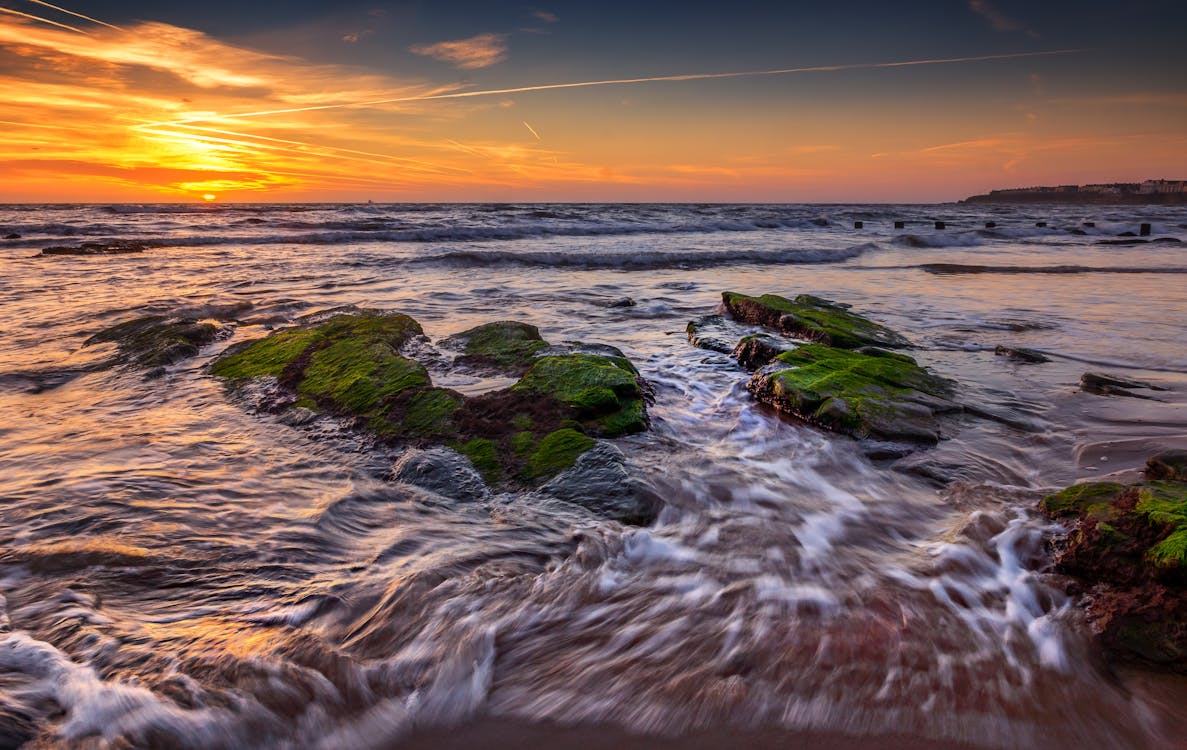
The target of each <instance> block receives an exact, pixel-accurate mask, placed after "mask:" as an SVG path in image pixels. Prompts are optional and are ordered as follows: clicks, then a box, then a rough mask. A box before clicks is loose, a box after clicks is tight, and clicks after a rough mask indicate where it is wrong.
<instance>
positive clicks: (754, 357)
mask: <svg viewBox="0 0 1187 750" xmlns="http://www.w3.org/2000/svg"><path fill="white" fill-rule="evenodd" d="M798 346H799V345H798V344H796V343H795V342H794V341H790V340H788V339H785V338H780V337H777V336H771V335H768V334H765V333H752V334H750V335H749V336H743V337H742V340H741V341H739V342H738V345H737V346H735V347H734V349H733V351H732V352H730V354H732V355H733V357H734V359H736V360H738V364H740V365H742V366H743V367H745V368H746V369H747V370H757V369H758V368H760V367H762V366H763V365H765V364H767V363H769V362H770V361H771V360H773V359H775V357H778V356H779V355H780V354H782V353H784V352H789V351H794V350H795V349H796V348H798Z"/></svg>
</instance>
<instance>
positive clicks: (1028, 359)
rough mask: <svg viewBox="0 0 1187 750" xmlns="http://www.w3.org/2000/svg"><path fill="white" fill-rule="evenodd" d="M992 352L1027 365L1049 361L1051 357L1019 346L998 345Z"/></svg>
mask: <svg viewBox="0 0 1187 750" xmlns="http://www.w3.org/2000/svg"><path fill="white" fill-rule="evenodd" d="M993 353H994V354H996V355H997V356H999V357H1006V358H1008V359H1010V360H1011V361H1013V362H1021V363H1022V364H1028V365H1039V364H1042V363H1044V362H1050V361H1051V358H1050V357H1048V356H1047V355H1046V354H1043V353H1042V352H1036V351H1035V350H1034V349H1026V348H1023V347H1021V346H999V347H997V348H996V349H994V350H993Z"/></svg>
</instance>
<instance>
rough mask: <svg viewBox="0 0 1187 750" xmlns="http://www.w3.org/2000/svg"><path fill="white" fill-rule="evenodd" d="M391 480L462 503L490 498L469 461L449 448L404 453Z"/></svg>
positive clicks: (480, 477)
mask: <svg viewBox="0 0 1187 750" xmlns="http://www.w3.org/2000/svg"><path fill="white" fill-rule="evenodd" d="M392 479H393V480H395V481H397V482H406V483H407V484H413V485H416V486H417V487H421V488H423V489H426V490H429V491H430V492H435V493H437V494H438V495H441V496H442V497H447V498H450V499H451V500H460V501H462V502H479V501H482V500H485V499H486V498H487V497H489V496H490V490H489V489H488V488H487V486H486V484H485V483H484V482H483V481H482V476H481V475H479V473H478V472H477V471H476V470H475V469H474V465H473V464H471V463H470V460H469V459H467V458H466V457H465V456H463V455H462V454H460V453H458V452H457V451H455V450H450V449H449V448H441V447H438V448H430V449H428V450H420V449H417V448H412V449H410V450H408V451H406V452H405V453H404V454H403V455H402V456H400V458H399V459H398V460H397V461H396V464H395V466H393V467H392Z"/></svg>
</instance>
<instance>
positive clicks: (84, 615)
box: [0, 204, 1187, 748]
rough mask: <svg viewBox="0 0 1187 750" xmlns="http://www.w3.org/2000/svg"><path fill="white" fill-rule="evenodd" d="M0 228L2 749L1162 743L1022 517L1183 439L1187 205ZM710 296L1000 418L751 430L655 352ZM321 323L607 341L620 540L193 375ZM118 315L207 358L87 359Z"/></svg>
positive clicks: (434, 333)
mask: <svg viewBox="0 0 1187 750" xmlns="http://www.w3.org/2000/svg"><path fill="white" fill-rule="evenodd" d="M895 221H903V222H905V226H904V227H903V228H895V226H894V222H895ZM937 221H942V222H944V224H945V228H943V229H937V228H936V222H937ZM854 222H861V223H862V228H860V229H857V228H855V227H854ZM987 222H993V223H994V224H995V226H994V227H992V228H986V226H985V225H986V223H987ZM1039 222H1045V223H1046V226H1043V227H1039V226H1036V224H1038V223H1039ZM1089 222H1090V223H1091V226H1089V225H1088V223H1089ZM1142 223H1149V224H1151V225H1152V232H1151V234H1150V236H1149V237H1141V236H1137V235H1138V231H1139V229H1138V228H1139V225H1140V224H1142ZM9 234H11V235H19V236H18V237H15V238H13V239H9V240H3V241H0V258H2V259H3V264H4V268H5V271H4V274H3V276H2V277H0V309H2V310H3V311H4V319H5V322H6V324H5V325H4V326H3V327H2V328H0V413H3V414H4V415H5V418H4V420H3V424H2V425H0V498H3V500H2V501H0V746H8V745H16V744H18V742H20V741H29V742H31V744H30V746H31V747H37V748H53V747H78V746H82V747H102V746H105V745H104V744H103V743H104V742H107V743H111V744H112V745H114V746H129V747H195V748H198V747H201V748H210V747H249V746H250V747H276V748H291V747H326V748H332V747H376V748H381V747H382V748H388V747H391V748H396V747H411V748H420V747H454V746H459V747H460V746H462V744H464V745H465V746H467V747H489V748H497V747H520V746H525V745H539V746H549V747H609V746H615V747H635V746H637V747H667V746H671V747H676V746H680V747H720V746H725V743H728V742H730V741H731V740H732V739H734V738H737V737H746V738H750V739H748V740H747V744H749V745H753V746H754V747H774V746H789V745H790V746H799V745H803V746H811V747H835V748H860V747H897V746H902V747H936V748H963V747H980V748H1024V747H1036V746H1040V745H1050V746H1053V747H1063V746H1072V745H1076V746H1079V747H1083V748H1146V747H1150V748H1173V747H1181V746H1182V741H1183V734H1182V732H1183V726H1182V723H1181V717H1179V718H1176V717H1175V709H1174V708H1173V706H1174V705H1176V702H1177V701H1178V700H1179V698H1178V697H1176V696H1182V695H1183V694H1184V692H1183V691H1184V684H1185V683H1184V678H1183V676H1182V675H1177V676H1176V675H1173V674H1169V675H1168V674H1160V673H1156V672H1150V671H1149V670H1148V666H1149V665H1142V664H1138V665H1137V666H1134V665H1133V664H1128V665H1126V664H1122V662H1120V661H1118V660H1116V659H1112V657H1111V656H1110V655H1109V654H1107V653H1105V652H1104V651H1103V650H1102V648H1101V646H1100V644H1099V643H1098V641H1097V639H1096V637H1095V635H1094V633H1093V632H1092V629H1091V627H1090V626H1089V624H1088V623H1087V622H1086V621H1085V619H1084V615H1083V611H1082V609H1081V607H1080V606H1079V602H1078V599H1077V594H1076V591H1077V589H1076V588H1075V586H1074V585H1069V581H1068V580H1067V579H1066V577H1064V576H1060V575H1056V574H1055V571H1054V569H1053V559H1054V552H1053V547H1052V540H1056V539H1058V538H1059V535H1060V533H1061V532H1062V531H1065V530H1066V525H1061V521H1059V520H1058V519H1054V520H1053V519H1051V518H1049V517H1047V516H1045V515H1043V514H1042V513H1041V512H1039V502H1040V500H1041V498H1043V497H1044V496H1045V495H1047V494H1049V493H1052V492H1055V491H1056V490H1059V489H1061V488H1063V487H1066V486H1067V485H1070V484H1072V483H1074V482H1077V481H1082V480H1089V479H1091V480H1099V479H1102V478H1110V479H1116V480H1118V481H1122V482H1127V483H1128V482H1135V481H1137V480H1138V478H1139V475H1140V471H1141V469H1142V467H1143V466H1144V465H1145V463H1146V460H1147V459H1148V458H1149V457H1150V456H1152V455H1154V454H1156V453H1159V452H1160V451H1166V450H1174V449H1179V450H1182V449H1187V337H1185V336H1184V335H1183V331H1184V330H1187V289H1185V285H1184V280H1185V279H1187V275H1184V274H1187V254H1185V250H1184V245H1183V242H1184V241H1187V208H1183V207H1176V206H1112V207H1108V206H1041V205H1025V206H1006V205H984V206H976V205H955V204H945V205H767V204H762V205H724V204H596V205H595V204H513V205H512V204H241V205H236V204H213V205H190V204H144V205H132V204H120V205H106V204H102V205H100V204H87V205H64V204H63V205H9V206H0V236H3V235H9ZM117 240H118V241H126V242H133V243H139V244H138V245H137V247H136V248H135V249H133V250H129V251H126V252H120V253H118V254H102V253H100V254H94V253H92V254H85V253H84V254H78V255H74V254H55V255H41V254H40V251H41V250H42V249H43V248H46V247H67V248H77V247H78V246H80V245H81V244H82V243H84V242H95V243H99V244H100V245H102V244H103V243H111V242H113V241H117ZM125 249H126V248H125ZM726 291H732V292H737V293H741V294H745V295H762V294H777V295H782V296H784V297H789V298H794V297H796V296H797V295H801V294H809V295H814V296H817V297H820V298H824V299H826V300H831V301H835V302H839V303H843V304H845V305H851V306H852V308H851V309H852V310H854V311H857V312H859V313H860V314H861V315H863V316H866V317H868V318H869V319H871V320H874V321H877V322H878V323H879V324H882V325H885V326H887V327H888V328H890V329H893V330H894V331H896V332H898V333H900V334H902V336H904V337H905V338H906V339H908V340H909V341H910V342H911V345H912V348H911V349H910V350H909V351H910V354H911V356H912V357H913V358H914V359H915V360H916V361H917V362H918V363H919V365H920V366H922V367H926V368H927V369H928V370H929V371H931V372H933V373H936V374H938V375H940V376H942V377H943V378H945V379H947V380H950V381H951V382H952V383H954V384H955V385H954V386H953V387H954V388H955V389H956V390H957V392H958V393H959V398H960V399H961V400H962V402H963V403H967V404H975V405H976V406H977V407H978V408H980V409H981V411H982V412H985V413H988V414H990V415H991V416H992V418H983V417H976V416H969V414H967V413H966V414H962V415H959V416H957V417H953V418H951V421H945V422H943V428H942V439H940V440H939V442H938V443H937V444H935V445H934V446H924V447H921V448H919V449H917V450H913V451H911V452H910V454H909V455H898V454H896V455H893V456H892V455H890V454H887V453H885V452H883V453H879V452H878V451H871V450H869V445H868V442H867V441H862V440H857V439H854V438H853V437H851V436H849V435H845V434H839V433H838V432H836V431H830V430H827V429H822V428H821V427H820V426H819V425H813V424H807V423H805V422H803V421H800V420H796V419H793V418H789V417H788V416H787V415H780V414H778V413H776V412H775V411H774V410H773V409H771V408H769V407H768V406H765V405H763V404H761V403H759V402H757V401H756V400H755V398H754V396H753V395H752V394H751V392H750V391H749V390H748V388H747V383H748V381H749V380H750V377H751V374H750V373H749V372H748V371H747V370H745V369H744V368H742V367H740V366H739V365H738V363H737V361H735V359H733V358H731V357H730V356H729V355H728V354H726V353H723V352H719V351H711V350H708V349H705V348H699V347H697V346H694V345H693V344H692V343H690V341H689V337H688V333H687V326H688V324H689V322H690V321H694V320H697V319H701V318H704V317H705V316H710V315H714V314H721V312H722V308H721V307H720V306H721V304H722V293H723V292H726ZM348 306H354V308H356V309H374V310H384V311H394V312H399V313H403V314H406V315H408V316H411V317H412V318H414V319H415V320H416V321H417V322H419V325H420V326H421V327H422V328H423V333H424V336H425V337H427V339H428V340H429V341H430V342H432V344H433V345H438V344H440V342H441V341H442V340H443V339H446V338H447V337H449V336H450V335H452V334H456V333H458V332H460V331H464V330H466V329H470V328H472V327H474V326H478V325H480V324H485V323H489V322H492V321H520V322H523V323H526V324H529V325H531V326H535V327H536V328H538V330H539V333H540V334H541V336H542V337H543V339H545V340H547V342H549V343H550V344H554V345H569V344H568V343H567V342H583V343H585V344H591V345H592V344H596V345H606V346H611V347H616V348H617V349H618V350H620V351H621V353H622V354H623V355H624V356H625V357H626V358H628V359H629V361H630V363H633V366H634V367H635V368H637V371H638V375H639V377H640V378H641V382H642V383H643V384H644V391H645V393H646V399H647V407H646V408H647V412H648V414H649V425H648V426H647V429H645V430H643V431H639V432H634V433H633V434H625V435H623V436H617V435H616V436H614V437H612V438H606V442H608V443H610V444H612V445H613V446H614V447H615V448H616V449H617V450H619V451H621V453H622V455H623V457H624V466H625V467H626V471H627V473H628V474H629V476H630V478H631V481H632V482H634V483H636V484H637V486H639V487H642V488H645V492H646V494H647V497H649V498H652V499H653V500H654V501H655V503H656V507H655V508H654V517H653V518H648V519H646V520H645V521H643V522H640V521H639V520H638V519H627V520H626V522H623V520H622V519H615V518H607V517H605V516H604V515H599V514H598V513H596V512H591V511H589V510H588V509H587V508H582V507H576V506H574V505H572V504H570V503H566V502H561V501H558V500H557V498H555V497H548V496H547V494H546V493H541V492H540V491H538V489H539V488H538V487H536V486H524V487H512V486H510V485H507V486H501V487H495V488H493V491H491V492H489V493H488V494H484V495H482V499H479V500H476V501H461V500H458V499H457V498H451V497H448V496H446V495H444V494H442V493H441V492H438V491H433V490H431V489H426V488H425V487H422V486H417V485H416V484H415V483H413V482H409V481H398V480H397V479H393V476H392V467H393V464H395V463H396V462H397V461H398V460H400V457H401V454H402V452H403V447H402V446H401V445H398V444H394V443H390V442H384V441H383V440H378V439H375V436H374V435H372V434H367V433H366V431H359V430H357V429H355V427H357V425H352V424H348V423H346V422H344V421H342V420H335V419H325V418H320V419H315V418H312V417H311V418H309V419H307V420H304V421H302V420H296V419H292V418H291V414H288V415H286V414H283V413H280V412H278V411H270V410H269V409H265V408H261V407H260V404H261V403H262V402H261V401H260V399H259V398H258V397H257V396H258V394H256V395H253V394H252V393H251V392H249V390H244V389H235V388H232V387H229V385H228V383H227V382H226V379H225V378H220V377H218V376H216V375H215V374H212V372H211V365H212V363H213V362H215V361H216V360H217V359H218V358H219V357H220V355H222V354H223V353H224V352H225V351H226V350H227V349H228V348H229V347H234V346H240V345H245V344H246V342H251V341H253V340H256V339H262V338H264V337H266V336H268V335H269V334H271V333H273V332H275V331H277V330H283V329H285V328H286V327H288V326H292V325H294V324H295V323H297V322H298V321H299V319H301V318H302V316H308V315H319V314H324V313H325V312H326V311H332V310H335V309H338V308H345V307H348ZM144 316H163V317H172V318H184V319H185V320H193V321H212V322H211V325H212V326H213V327H215V328H217V331H218V333H217V335H215V336H212V338H211V339H210V340H209V341H206V342H205V343H203V344H202V345H201V346H199V347H197V348H196V350H195V351H196V353H193V354H192V355H187V356H185V357H179V358H177V359H176V360H174V361H170V362H168V363H166V364H164V365H162V366H160V367H153V368H138V367H132V366H128V363H127V362H125V361H121V360H120V354H119V351H118V350H117V347H116V346H115V345H113V344H111V343H103V342H97V343H93V344H91V345H87V346H84V345H83V344H84V341H86V340H88V337H92V336H94V335H95V334H96V333H98V332H100V331H102V330H103V329H106V328H108V327H110V326H114V325H117V324H120V323H123V322H126V321H130V320H133V319H136V318H141V317H144ZM999 347H1004V348H1006V349H1013V350H1027V351H1034V352H1038V353H1040V354H1042V355H1043V358H1044V359H1045V360H1046V361H1043V362H1026V361H1020V360H1019V359H1018V358H1016V357H1011V356H1008V355H1005V354H1002V353H999V352H998V349H999ZM1088 372H1093V373H1109V374H1112V375H1116V376H1120V377H1123V378H1126V379H1133V380H1137V381H1140V382H1142V383H1144V384H1146V385H1148V386H1153V387H1155V388H1156V389H1157V390H1155V389H1139V390H1138V393H1139V394H1140V395H1141V396H1143V397H1141V398H1132V397H1126V396H1125V395H1117V394H1115V393H1114V394H1113V395H1101V394H1099V393H1091V392H1087V391H1085V390H1084V389H1082V388H1081V386H1080V383H1081V378H1082V376H1083V375H1084V374H1085V373H1088ZM435 373H436V371H434V383H435V384H437V385H443V387H448V388H451V389H456V390H457V391H458V392H459V393H463V394H466V395H467V396H470V395H481V394H482V393H485V392H489V391H491V390H492V389H494V388H496V387H499V388H502V387H504V386H505V385H506V384H507V383H510V382H514V378H510V379H503V380H498V381H497V382H496V380H497V379H496V380H492V379H490V378H487V377H485V376H481V375H474V376H473V377H468V376H467V375H466V373H465V372H464V371H463V372H462V373H461V374H458V373H454V372H452V371H451V372H450V373H448V374H446V375H442V376H440V377H441V378H445V379H444V380H440V382H438V380H439V377H438V376H437V375H436V374H435ZM517 376H518V375H517ZM449 378H452V379H449ZM504 381H505V382H504ZM970 413H971V412H970ZM1150 675H1155V676H1150ZM1178 705H1180V706H1181V703H1178ZM1176 721H1177V722H1178V723H1177V724H1176ZM459 727H460V728H459ZM682 737H683V739H681V738H682ZM450 743H453V744H450ZM665 743H666V744H665ZM698 743H699V744H698ZM797 743H798V744H797ZM895 743H898V744H895Z"/></svg>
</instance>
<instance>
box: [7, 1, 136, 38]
mask: <svg viewBox="0 0 1187 750" xmlns="http://www.w3.org/2000/svg"><path fill="white" fill-rule="evenodd" d="M29 2H31V3H33V4H34V5H41V6H44V7H46V8H53V9H54V10H56V11H58V12H60V13H65V14H66V15H68V16H74V17H75V18H82V19H84V20H87V21H91V22H92V23H97V24H99V25H100V26H106V27H107V28H109V29H115V30H116V31H123V29H121V28H120V27H119V26H116V25H114V24H110V23H107V22H106V21H100V20H99V19H98V18H91V17H90V16H84V15H83V14H81V13H75V12H74V11H72V10H66V9H65V8H61V7H58V6H57V5H52V4H50V3H47V2H43V0H29Z"/></svg>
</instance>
